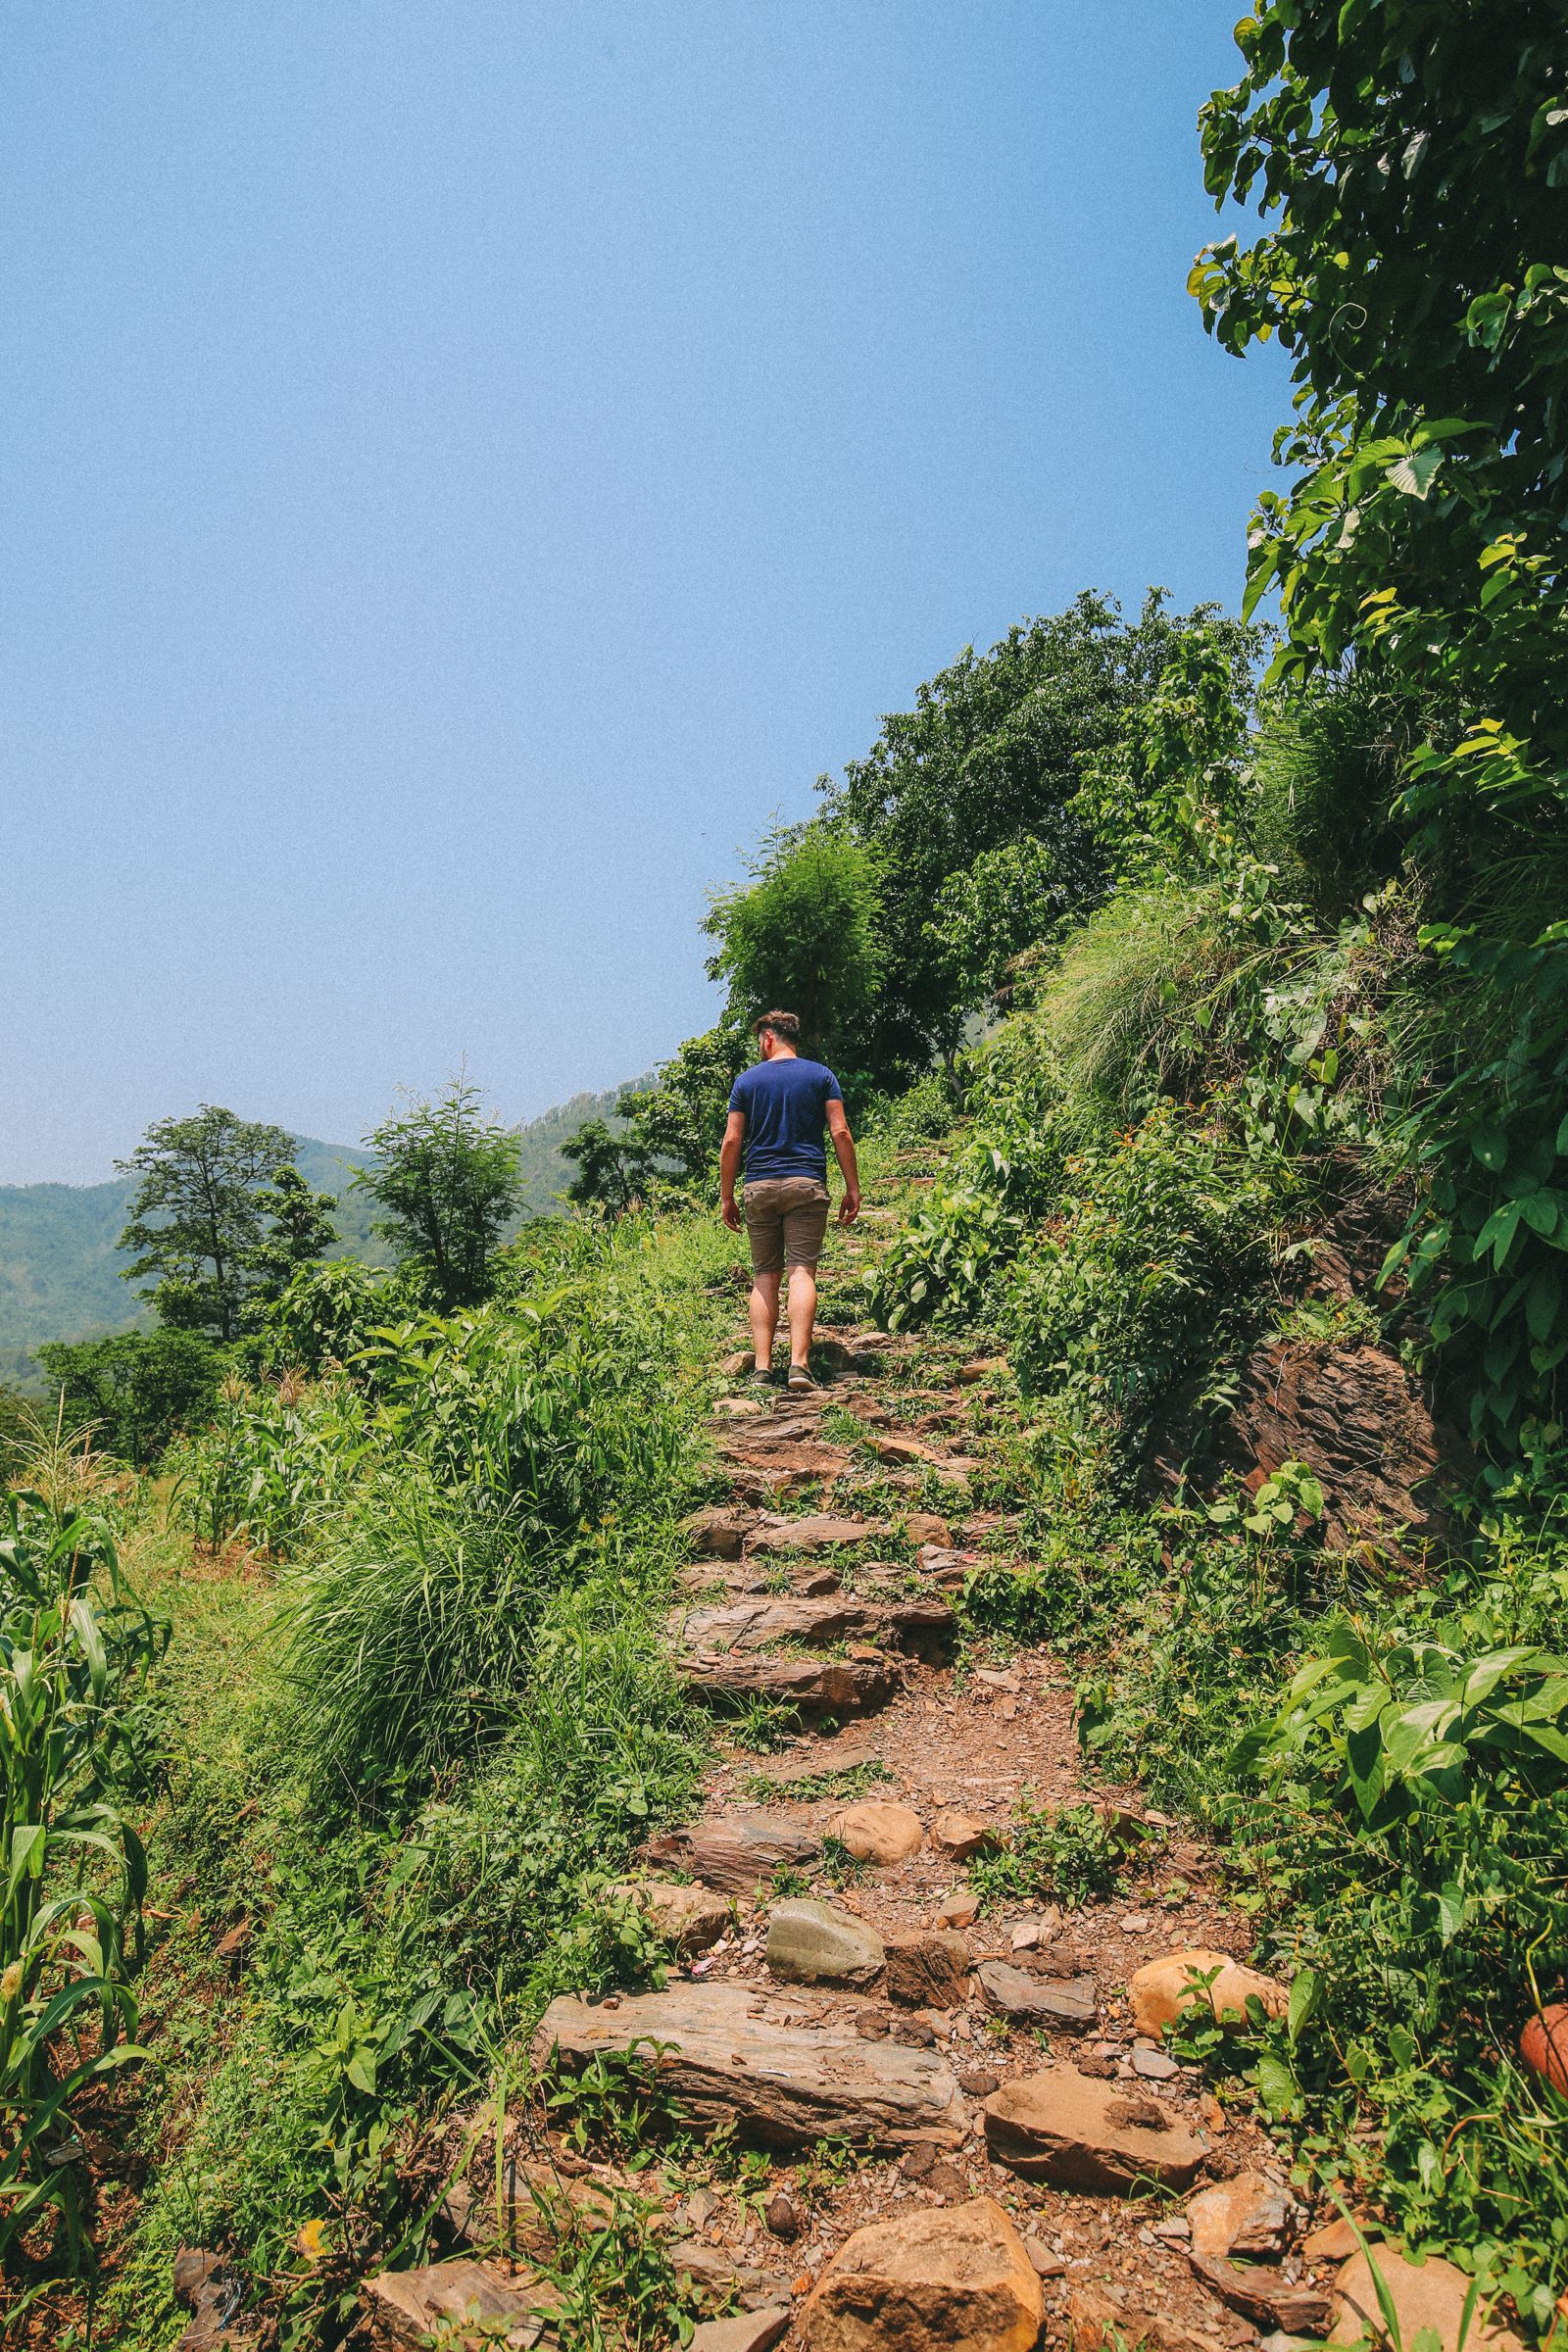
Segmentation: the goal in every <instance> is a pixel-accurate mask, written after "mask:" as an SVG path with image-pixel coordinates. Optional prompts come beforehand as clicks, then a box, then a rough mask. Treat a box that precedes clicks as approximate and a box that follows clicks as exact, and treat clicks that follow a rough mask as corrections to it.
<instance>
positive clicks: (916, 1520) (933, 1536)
mask: <svg viewBox="0 0 1568 2352" xmlns="http://www.w3.org/2000/svg"><path fill="white" fill-rule="evenodd" d="M904 1532H905V1534H906V1535H907V1537H908V1539H909V1542H910V1543H911V1544H916V1545H919V1544H951V1543H952V1542H953V1530H952V1529H951V1528H950V1527H949V1525H948V1523H947V1521H946V1520H945V1519H939V1518H938V1517H937V1515H936V1513H935V1511H911V1512H910V1513H909V1515H908V1517H907V1519H906V1520H905V1522H904Z"/></svg>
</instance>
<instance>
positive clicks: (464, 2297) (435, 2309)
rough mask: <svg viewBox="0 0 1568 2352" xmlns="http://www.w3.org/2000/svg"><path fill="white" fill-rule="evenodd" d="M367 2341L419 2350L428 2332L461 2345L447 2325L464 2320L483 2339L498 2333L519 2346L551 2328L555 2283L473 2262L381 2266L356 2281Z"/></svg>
mask: <svg viewBox="0 0 1568 2352" xmlns="http://www.w3.org/2000/svg"><path fill="white" fill-rule="evenodd" d="M360 2301H361V2303H362V2304H363V2305H364V2308H365V2314H366V2321H367V2325H368V2328H369V2331H370V2341H371V2342H372V2344H375V2345H377V2346H384V2347H385V2348H386V2352H422V2347H423V2346H424V2345H426V2344H428V2343H429V2342H430V2340H431V2338H432V2337H434V2336H439V2337H440V2338H441V2340H442V2341H443V2342H452V2343H453V2344H454V2346H455V2347H456V2346H461V2345H462V2344H463V2342H464V2338H463V2336H462V2335H461V2334H454V2333H452V2332H451V2331H452V2330H455V2329H459V2328H461V2327H462V2326H463V2323H464V2322H465V2321H467V2322H469V2323H471V2324H472V2326H473V2327H474V2330H475V2335H474V2341H475V2342H477V2341H478V2340H480V2338H479V2330H480V2329H481V2328H482V2329H483V2338H482V2340H483V2341H484V2342H486V2343H494V2342H495V2341H496V2340H497V2339H498V2338H499V2340H500V2341H501V2342H502V2343H504V2344H507V2345H515V2346H516V2347H518V2352H524V2348H526V2347H528V2346H531V2345H534V2344H537V2343H539V2342H540V2341H541V2339H542V2338H543V2337H544V2336H545V2335H546V2334H547V2333H553V2330H552V2328H551V2320H552V2315H553V2313H554V2311H555V2308H556V2303H557V2297H556V2293H555V2289H554V2288H553V2287H551V2286H549V2285H547V2284H546V2283H545V2282H544V2281H543V2280H542V2279H537V2278H528V2277H527V2276H526V2275H523V2276H521V2277H518V2278H503V2277H501V2276H500V2275H499V2274H498V2273H496V2272H494V2271H491V2270H487V2269H486V2268H485V2266H484V2264H483V2263H478V2262H468V2261H461V2262H432V2263H427V2264H425V2265H424V2266H423V2267H422V2268H421V2269H419V2270H414V2271H380V2272H378V2273H377V2274H376V2276H375V2277H374V2278H367V2279H365V2280H364V2281H363V2282H362V2284H361V2287H360Z"/></svg>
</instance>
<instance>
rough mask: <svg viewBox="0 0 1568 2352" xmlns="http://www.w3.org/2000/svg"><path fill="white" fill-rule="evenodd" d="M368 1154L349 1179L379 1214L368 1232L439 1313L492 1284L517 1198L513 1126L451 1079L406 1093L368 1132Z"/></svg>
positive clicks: (468, 1302) (466, 1302)
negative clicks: (420, 1093) (429, 1095)
mask: <svg viewBox="0 0 1568 2352" xmlns="http://www.w3.org/2000/svg"><path fill="white" fill-rule="evenodd" d="M365 1140H366V1144H367V1146H368V1149H369V1150H370V1151H371V1152H374V1154H375V1158H374V1161H373V1162H372V1164H371V1165H370V1166H369V1167H368V1168H365V1169H362V1170H361V1172H360V1174H359V1175H357V1176H356V1177H355V1179H354V1182H355V1184H356V1185H357V1186H359V1187H361V1188H362V1189H363V1190H364V1191H366V1192H368V1194H369V1195H370V1197H371V1199H372V1200H374V1201H377V1202H379V1204H380V1206H381V1208H382V1209H383V1210H384V1211H385V1212H386V1213H385V1214H384V1215H383V1216H381V1217H378V1218H377V1220H376V1226H375V1230H376V1232H377V1233H379V1234H381V1235H382V1236H384V1238H385V1239H386V1240H387V1241H389V1242H390V1243H391V1244H392V1246H393V1248H394V1249H395V1250H396V1251H397V1254H398V1265H399V1268H400V1269H401V1270H405V1271H407V1272H410V1273H413V1274H415V1275H417V1277H418V1279H419V1281H420V1282H421V1283H422V1284H423V1286H424V1288H425V1290H426V1291H427V1292H428V1294H429V1297H430V1299H431V1301H432V1303H433V1304H434V1305H435V1306H437V1307H438V1308H439V1309H440V1310H441V1311H442V1312H443V1313H447V1312H449V1311H450V1310H451V1309H452V1308H453V1307H458V1306H472V1305H474V1304H475V1303H476V1302H477V1301H478V1300H479V1299H483V1298H485V1297H486V1296H487V1295H488V1293H489V1289H490V1260H491V1258H492V1256H493V1255H494V1252H495V1250H496V1247H497V1245H498V1244H499V1242H500V1240H501V1236H502V1233H503V1231H504V1230H505V1228H506V1225H507V1223H508V1220H509V1219H510V1218H511V1217H512V1216H513V1215H514V1214H515V1210H516V1208H517V1205H518V1203H519V1201H520V1200H521V1198H522V1176H521V1172H520V1169H519V1167H518V1145H517V1138H516V1135H515V1132H514V1131H513V1130H512V1129H511V1128H510V1127H504V1126H502V1125H501V1123H500V1121H499V1120H493V1119H488V1118H486V1117H485V1116H484V1115H483V1113H482V1112H481V1110H480V1107H479V1095H478V1091H477V1089H476V1088H474V1087H471V1086H468V1085H466V1084H465V1082H464V1081H463V1080H462V1079H461V1078H455V1079H454V1080H453V1081H452V1084H451V1085H450V1086H449V1087H448V1088H447V1091H446V1093H445V1094H444V1095H443V1096H442V1097H441V1098H440V1100H439V1101H438V1102H435V1103H426V1102H422V1101H419V1100H417V1099H411V1100H410V1103H409V1106H408V1108H407V1109H406V1110H404V1111H402V1112H401V1113H399V1114H397V1115H395V1116H393V1117H391V1118H389V1119H386V1120H384V1121H383V1122H382V1124H381V1125H380V1126H379V1127H377V1128H376V1129H375V1130H374V1132H373V1133H372V1134H370V1135H368V1136H367V1137H366V1139H365Z"/></svg>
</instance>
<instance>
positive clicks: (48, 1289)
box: [0, 1086, 622, 1383]
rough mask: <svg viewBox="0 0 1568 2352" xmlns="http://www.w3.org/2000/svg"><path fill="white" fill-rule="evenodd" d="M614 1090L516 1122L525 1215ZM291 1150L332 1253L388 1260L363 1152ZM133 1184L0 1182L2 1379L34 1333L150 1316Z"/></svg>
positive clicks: (26, 1361) (536, 1207)
mask: <svg viewBox="0 0 1568 2352" xmlns="http://www.w3.org/2000/svg"><path fill="white" fill-rule="evenodd" d="M621 1091H622V1090H621V1089H620V1088H619V1087H618V1086H617V1087H614V1088H613V1089H612V1090H611V1092H610V1093H609V1094H606V1095H573V1096H572V1098H571V1101H570V1102H569V1103H561V1104H559V1105H558V1107H557V1108H556V1109H554V1110H547V1111H546V1112H545V1113H544V1114H543V1116H542V1117H540V1118H537V1119H530V1120H529V1121H528V1123H527V1125H526V1126H524V1127H520V1128H519V1129H518V1130H517V1134H518V1140H519V1142H520V1144H521V1147H522V1154H521V1157H522V1174H523V1188H524V1189H523V1215H524V1216H531V1217H543V1216H551V1215H553V1214H555V1213H557V1212H558V1210H559V1206H560V1204H559V1202H558V1201H556V1200H555V1198H554V1196H555V1195H556V1194H558V1193H562V1192H564V1190H565V1188H566V1184H567V1181H568V1179H569V1178H570V1175H571V1163H570V1162H569V1160H565V1159H563V1157H562V1155H561V1147H562V1145H563V1144H564V1143H565V1142H567V1141H568V1139H569V1138H570V1137H572V1136H574V1135H575V1134H576V1132H577V1130H578V1128H579V1127H582V1126H584V1125H585V1124H586V1123H587V1121H588V1120H589V1119H611V1120H613V1117H614V1109H615V1103H616V1101H617V1100H618V1098H619V1096H620V1093H621ZM294 1149H295V1156H296V1159H297V1161H298V1164H299V1169H300V1173H301V1174H302V1175H303V1176H304V1177H306V1178H307V1179H308V1181H309V1182H310V1183H311V1184H313V1185H314V1186H315V1187H316V1188H317V1190H318V1191H319V1192H323V1193H330V1194H331V1195H332V1196H333V1198H334V1199H335V1201H337V1208H336V1211H335V1212H334V1213H335V1215H336V1219H337V1228H338V1232H339V1235H340V1236H341V1241H340V1244H339V1247H338V1249H337V1250H334V1251H333V1253H332V1254H333V1255H334V1256H338V1257H359V1258H364V1259H365V1261H366V1262H367V1264H368V1265H372V1266H384V1265H386V1264H388V1263H389V1262H390V1253H389V1251H388V1250H387V1247H386V1244H385V1243H384V1242H381V1241H379V1240H377V1239H376V1237H375V1235H374V1234H372V1233H371V1231H370V1222H371V1219H372V1217H373V1216H374V1214H375V1204H374V1202H373V1201H371V1200H370V1199H369V1198H368V1195H367V1194H365V1193H356V1192H351V1191H350V1190H349V1184H350V1180H351V1178H352V1177H353V1175H354V1173H355V1170H356V1169H358V1168H363V1167H364V1166H365V1164H366V1162H367V1160H368V1157H369V1154H368V1152H360V1151H356V1150H355V1148H354V1147H353V1146H352V1145H348V1144H319V1143H317V1142H315V1141H314V1140H313V1138H311V1137H310V1136H296V1137H295V1139H294ZM134 1190H135V1186H134V1183H133V1181H132V1180H131V1179H130V1178H129V1177H125V1176H117V1177H115V1178H114V1180H113V1181H112V1182H111V1183H109V1184H9V1185H0V1380H10V1381H20V1382H23V1383H26V1382H28V1381H30V1380H31V1379H32V1378H33V1376H34V1372H35V1365H34V1363H33V1357H32V1350H33V1349H34V1348H36V1347H37V1346H38V1345H39V1343H40V1341H43V1340H85V1339H93V1338H96V1337H97V1335H98V1334H99V1333H100V1332H106V1331H138V1330H145V1329H147V1327H148V1326H149V1325H150V1324H151V1322H152V1319H153V1318H152V1312H151V1309H150V1308H149V1307H147V1306H146V1305H145V1304H144V1303H143V1301H142V1300H141V1299H138V1297H137V1295H136V1292H135V1291H134V1290H133V1289H132V1288H131V1286H130V1285H129V1284H128V1283H126V1282H124V1281H123V1280H122V1278H121V1268H122V1267H123V1265H124V1264H125V1263H126V1262H127V1261H126V1259H125V1258H124V1256H123V1254H122V1252H121V1250H120V1248H119V1242H120V1236H121V1234H122V1233H123V1231H124V1226H125V1217H126V1213H127V1210H128V1206H129V1201H130V1196H131V1194H132V1192H133V1191H134Z"/></svg>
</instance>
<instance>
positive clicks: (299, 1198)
mask: <svg viewBox="0 0 1568 2352" xmlns="http://www.w3.org/2000/svg"><path fill="white" fill-rule="evenodd" d="M257 1201H258V1206H259V1207H260V1209H261V1211H262V1214H263V1215H264V1216H265V1217H268V1218H270V1226H269V1228H268V1231H267V1233H266V1234H265V1235H264V1237H263V1239H262V1241H261V1243H260V1244H259V1245H258V1247H257V1250H256V1253H255V1258H254V1264H255V1267H256V1271H257V1274H258V1277H259V1287H260V1288H261V1289H263V1290H264V1291H265V1292H266V1294H267V1297H268V1298H269V1299H278V1298H281V1297H282V1294H283V1293H284V1291H286V1290H287V1288H288V1286H289V1284H290V1283H291V1282H292V1281H293V1279H294V1277H295V1275H296V1274H298V1273H299V1272H300V1270H301V1268H302V1267H305V1266H311V1265H315V1264H316V1263H317V1261H318V1259H319V1258H322V1257H324V1256H325V1255H326V1253H327V1251H328V1250H330V1249H331V1248H332V1246H333V1244H334V1243H335V1242H336V1240H337V1238H338V1232H337V1227H336V1225H335V1224H334V1223H333V1221H332V1211H333V1209H334V1208H335V1207H336V1206H337V1202H336V1201H334V1200H333V1198H332V1195H331V1194H330V1193H313V1192H312V1190H311V1188H310V1186H309V1185H308V1184H307V1183H306V1181H305V1178H304V1177H303V1176H302V1175H301V1174H300V1172H299V1170H298V1168H296V1167H294V1166H292V1165H290V1166H288V1167H282V1168H279V1169H278V1170H277V1172H276V1174H275V1176H274V1177H273V1179H272V1183H271V1185H270V1188H269V1189H268V1190H267V1191H265V1192H263V1193H261V1194H259V1195H258V1197H257Z"/></svg>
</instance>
